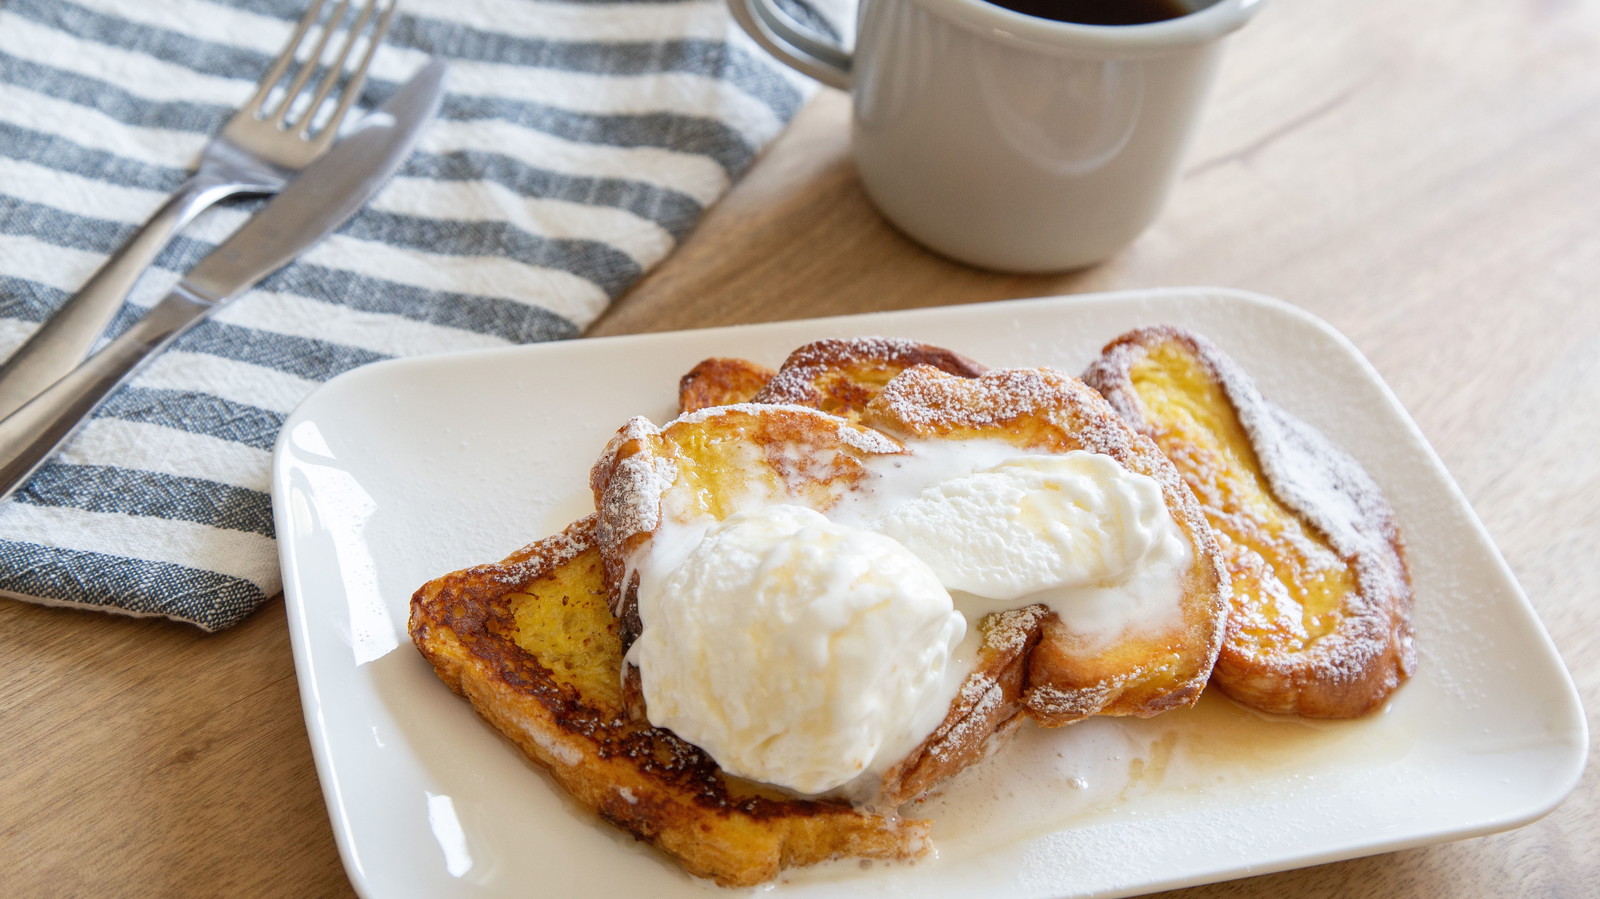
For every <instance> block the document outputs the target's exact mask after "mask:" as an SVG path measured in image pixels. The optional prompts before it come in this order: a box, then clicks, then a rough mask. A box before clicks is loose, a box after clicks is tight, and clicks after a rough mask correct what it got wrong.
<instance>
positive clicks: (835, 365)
mask: <svg viewBox="0 0 1600 899" xmlns="http://www.w3.org/2000/svg"><path fill="white" fill-rule="evenodd" d="M918 365H930V366H933V367H934V368H937V369H939V370H940V371H942V372H946V373H947V374H952V375H956V376H958V377H963V378H975V377H977V376H978V375H980V374H983V373H984V372H985V371H987V370H988V369H987V367H986V366H984V365H982V364H980V363H978V362H974V361H973V360H971V359H968V358H967V357H965V356H963V355H961V354H960V353H957V352H954V351H953V350H947V349H945V348H944V347H938V346H933V345H931V344H926V343H918V342H916V341H913V340H904V339H901V338H898V337H855V338H850V339H843V340H818V341H814V342H812V343H808V344H806V345H805V346H802V347H800V348H799V349H797V350H795V351H794V352H792V353H790V354H789V358H787V359H785V360H784V362H783V367H782V368H780V369H778V373H777V374H776V375H775V376H774V377H773V378H772V380H771V381H769V382H767V384H766V386H765V387H763V388H762V389H761V390H760V392H758V393H757V394H756V395H755V397H754V398H753V400H752V401H753V402H757V403H777V404H787V405H794V406H809V407H811V408H813V409H821V410H822V411H824V412H827V413H829V414H830V415H839V416H843V417H844V418H848V419H851V420H852V421H853V420H855V419H856V418H858V417H859V416H860V414H861V411H862V410H863V409H865V408H866V407H867V403H869V402H871V400H872V398H873V397H874V396H876V395H877V393H878V391H879V390H881V389H882V388H883V386H884V385H885V384H888V383H889V382H890V381H891V380H893V379H894V377H895V376H896V375H898V374H900V373H901V372H903V371H905V370H906V369H908V368H913V367H916V366H918Z"/></svg>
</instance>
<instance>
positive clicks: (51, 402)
mask: <svg viewBox="0 0 1600 899" xmlns="http://www.w3.org/2000/svg"><path fill="white" fill-rule="evenodd" d="M215 305H216V303H215V302H213V301H212V300H210V299H207V298H204V297H202V296H199V295H197V294H194V293H191V292H190V290H189V289H188V287H187V286H185V285H184V284H181V283H180V284H179V285H178V286H177V287H175V288H173V290H172V292H171V293H169V294H167V296H166V298H165V299H163V300H162V301H161V302H159V303H157V304H156V305H155V306H153V307H151V309H150V311H149V312H147V313H145V315H144V317H143V318H141V319H139V320H138V321H137V322H135V323H134V324H133V326H132V327H130V328H129V329H128V330H127V331H124V332H123V333H122V334H121V335H120V336H118V337H117V338H116V339H115V340H112V341H111V342H110V343H108V344H106V345H105V347H104V348H103V349H102V350H100V352H98V353H95V354H94V355H93V356H90V357H89V358H88V359H87V360H85V361H84V362H83V364H82V365H79V366H78V367H77V368H75V369H73V370H72V371H71V372H69V373H67V374H66V375H65V376H63V377H62V378H61V379H60V380H58V381H56V382H55V383H54V384H52V385H50V387H48V388H46V389H45V390H44V392H42V393H40V394H39V395H38V396H36V397H34V398H33V400H32V401H31V402H29V403H28V404H27V405H24V406H23V407H22V408H20V409H18V410H17V411H15V412H13V413H11V415H10V416H8V417H7V418H6V419H5V420H3V421H0V500H4V499H5V498H7V497H9V496H10V495H11V494H12V493H13V492H15V491H16V489H17V488H18V487H20V486H22V485H23V484H24V483H25V482H27V480H28V478H29V477H31V476H32V475H33V473H34V471H36V470H37V469H38V468H39V466H40V465H42V464H44V461H45V460H46V459H48V458H50V456H51V455H52V454H54V453H55V451H56V448H57V447H59V446H61V444H63V443H65V442H66V440H67V438H68V437H70V436H72V433H73V432H74V431H76V430H77V429H78V426H79V425H81V424H82V423H83V422H84V421H85V420H86V419H87V418H88V417H89V415H90V414H91V413H93V412H94V410H95V409H97V408H98V407H99V406H100V404H101V403H102V402H104V401H105V399H106V397H108V396H110V395H111V392H112V391H113V390H116V389H117V387H118V386H120V385H121V384H122V383H123V382H124V381H126V380H128V378H130V377H132V376H133V374H134V372H136V371H138V370H139V368H140V367H141V366H142V365H143V364H144V362H145V361H146V360H148V359H149V358H150V357H151V356H152V355H154V354H155V352H156V351H157V350H159V349H161V348H162V347H164V346H166V345H167V344H168V343H171V342H172V341H173V340H174V339H175V338H176V337H177V336H178V335H179V334H182V333H183V332H184V331H186V330H188V328H189V326H190V325H193V324H194V323H195V322H196V321H199V320H200V318H201V317H203V316H204V315H205V313H206V312H207V311H209V310H210V309H211V308H213V307H214V306H215Z"/></svg>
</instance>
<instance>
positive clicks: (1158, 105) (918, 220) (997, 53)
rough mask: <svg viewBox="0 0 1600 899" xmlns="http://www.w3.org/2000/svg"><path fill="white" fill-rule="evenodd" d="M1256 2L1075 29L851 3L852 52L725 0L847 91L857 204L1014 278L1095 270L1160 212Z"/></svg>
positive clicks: (786, 56) (992, 13)
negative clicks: (854, 10)
mask: <svg viewBox="0 0 1600 899" xmlns="http://www.w3.org/2000/svg"><path fill="white" fill-rule="evenodd" d="M1257 3H1258V0H1188V5H1189V6H1191V7H1192V8H1193V11H1192V12H1190V13H1189V14H1187V15H1184V16H1180V17H1178V18H1174V19H1167V20H1164V21H1160V22H1153V23H1149V24H1142V25H1077V24H1071V23H1067V22H1058V21H1053V20H1050V19H1044V18H1038V17H1035V16H1028V15H1023V14H1021V13H1017V12H1013V11H1011V10H1009V9H1005V8H1004V7H1000V6H996V5H994V4H991V3H987V2H984V0H861V6H860V10H859V13H858V16H857V36H856V42H855V48H854V49H853V50H847V49H845V48H843V47H839V46H837V45H834V44H832V43H830V42H828V41H827V40H825V39H823V38H821V37H819V36H818V35H815V34H810V33H808V32H806V31H805V30H804V29H803V28H801V27H800V26H799V25H798V24H797V23H796V22H795V21H794V20H793V19H792V18H790V16H789V15H788V14H786V13H785V12H784V11H783V10H782V9H781V8H779V7H778V6H776V5H775V4H774V3H773V2H772V0H728V5H729V7H730V8H731V9H732V11H733V14H734V17H735V18H736V19H737V20H738V21H739V23H740V24H741V25H742V26H743V27H744V29H745V30H746V31H747V32H749V34H750V35H751V37H753V38H755V40H756V41H757V42H758V43H760V44H761V45H762V46H763V47H765V48H766V49H767V51H768V52H770V53H772V54H773V55H774V56H776V57H777V58H778V59H780V60H782V61H783V62H785V63H788V64H789V65H790V66H792V67H794V68H796V69H798V70H800V71H801V72H804V73H805V74H807V75H810V76H812V77H814V78H816V79H818V80H820V81H822V82H823V83H825V84H830V85H833V86H835V87H840V88H844V89H846V90H849V91H850V92H851V97H852V101H853V109H854V113H853V126H852V135H851V137H852V146H853V152H854V155H855V160H856V166H857V168H858V169H859V171H860V174H861V181H862V183H863V184H864V185H865V187H866V190H867V194H868V195H869V196H870V197H871V198H872V200H873V202H874V203H875V204H876V205H877V206H878V208H879V209H880V210H882V211H883V212H884V214H885V215H887V216H888V218H889V219H890V220H891V221H893V222H894V223H895V224H896V225H898V226H899V227H900V228H901V229H903V230H904V231H905V232H906V233H907V234H909V235H911V236H912V237H913V238H915V239H916V240H918V241H920V242H922V243H923V244H925V245H927V246H928V247H931V248H932V249H934V250H936V251H938V252H940V253H943V254H945V255H947V256H950V257H953V258H955V259H958V260H961V261H963V262H967V263H971V264H974V265H978V266H982V267H985V268H993V269H1000V270H1004V271H1017V272H1043V271H1060V270H1064V269H1070V268H1077V267H1080V266H1084V265H1089V264H1091V263H1095V262H1099V261H1101V260H1103V259H1105V258H1106V257H1108V256H1110V255H1111V254H1113V253H1115V252H1116V251H1117V250H1119V249H1121V248H1122V247H1123V246H1125V245H1126V244H1128V243H1129V242H1130V241H1132V240H1133V239H1134V238H1135V237H1137V236H1138V235H1139V233H1140V232H1141V231H1143V230H1144V229H1145V227H1146V226H1147V225H1149V224H1150V222H1151V221H1152V220H1153V219H1154V218H1155V216H1156V213H1157V212H1159V211H1160V209H1161V206H1162V204H1163V202H1164V201H1165V200H1166V197H1167V194H1168V193H1169V192H1170V191H1171V188H1172V185H1173V183H1174V182H1175V181H1176V180H1177V176H1178V166H1179V162H1180V159H1181V157H1182V153H1183V149H1184V147H1185V145H1186V144H1187V143H1188V139H1189V136H1190V134H1191V132H1192V131H1193V130H1194V125H1195V122H1196V120H1197V118H1198V114H1199V111H1200V107H1201V105H1202V103H1203V101H1204V99H1205V96H1206V93H1207V90H1208V88H1209V85H1210V83H1211V80H1212V75H1213V72H1214V70H1215V68H1216V64H1217V61H1218V58H1219V57H1220V54H1221V49H1222V47H1221V44H1222V39H1223V38H1225V37H1226V36H1227V35H1229V34H1230V33H1232V32H1233V31H1234V30H1235V29H1237V28H1239V27H1240V26H1242V25H1244V23H1245V22H1247V21H1249V19H1250V17H1251V16H1252V15H1253V14H1254V12H1255V10H1256V7H1257Z"/></svg>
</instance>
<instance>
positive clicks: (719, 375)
mask: <svg viewBox="0 0 1600 899" xmlns="http://www.w3.org/2000/svg"><path fill="white" fill-rule="evenodd" d="M775 374H777V372H774V371H773V370H772V369H770V368H767V367H766V366H765V365H757V364H756V363H754V362H751V361H750V360H748V359H733V358H724V357H720V356H718V357H713V358H710V359H706V360H704V361H703V362H701V363H700V364H699V365H696V366H695V367H694V368H691V369H690V370H689V373H688V374H686V375H684V376H683V377H682V378H680V379H679V380H678V411H679V412H680V413H681V412H693V411H695V410H696V409H704V408H706V407H708V406H731V405H733V404H734V403H748V402H750V400H751V399H752V398H754V397H755V395H756V394H757V393H759V392H760V390H761V388H763V387H765V386H766V385H767V382H768V381H770V380H772V376H773V375H775Z"/></svg>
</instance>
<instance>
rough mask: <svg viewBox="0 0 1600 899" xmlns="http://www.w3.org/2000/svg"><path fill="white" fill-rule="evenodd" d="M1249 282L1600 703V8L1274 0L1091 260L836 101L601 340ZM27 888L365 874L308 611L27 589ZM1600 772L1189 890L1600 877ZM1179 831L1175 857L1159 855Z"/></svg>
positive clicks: (13, 779) (6, 800) (12, 697)
mask: <svg viewBox="0 0 1600 899" xmlns="http://www.w3.org/2000/svg"><path fill="white" fill-rule="evenodd" d="M1191 284H1204V285H1223V286H1232V287H1241V288H1247V289H1252V290H1257V291H1260V292H1263V293H1267V294H1271V295H1274V296H1277V297H1280V298H1283V299H1287V300H1290V301H1292V302H1294V303H1296V304H1299V305H1300V306H1302V307H1304V308H1305V309H1307V310H1309V311H1311V312H1313V313H1315V314H1316V315H1319V316H1321V317H1322V318H1324V319H1326V320H1327V321H1329V322H1331V323H1332V324H1333V325H1334V326H1335V327H1337V328H1338V329H1339V330H1341V331H1343V332H1344V333H1345V334H1346V335H1348V336H1349V337H1350V338H1351V339H1352V340H1353V341H1354V342H1355V343H1356V345H1357V346H1358V347H1360V349H1361V350H1362V351H1363V352H1364V353H1365V354H1366V355H1367V357H1368V358H1369V359H1370V360H1371V361H1372V362H1373V364H1374V365H1375V366H1376V367H1377V369H1378V370H1379V371H1380V372H1381V373H1382V374H1383V376H1384V378H1385V379H1386V380H1387V381H1388V383H1389V384H1390V385H1391V386H1392V387H1393V388H1394V390H1395V392H1396V393H1397V394H1398V395H1399V397H1400V399H1401V401H1402V402H1403V403H1404V404H1405V406H1406V408H1407V409H1408V410H1409V411H1410V412H1411V414H1412V416H1413V417H1414V418H1415V419H1416V421H1417V423H1418V424H1419V425H1420V426H1421V429H1422V431H1423V433H1424V434H1425V435H1426V436H1427V437H1428V439H1429V440H1430V441H1431V442H1432V443H1433V446H1434V447H1435V448H1436V449H1437V450H1438V452H1439V454H1440V455H1441V456H1442V457H1443V459H1444V461H1445V463H1446V465H1447V466H1448V467H1449V469H1450V470H1451V472H1452V473H1453V474H1454V476H1455V478H1456V480H1457V481H1458V482H1459V484H1460V485H1461V488H1462V490H1463V491H1464V492H1465V494H1466V496H1467V498H1468V499H1469V500H1470V501H1471V503H1472V505H1473V506H1474V507H1475V508H1476V509H1477V511H1478V513H1479V515H1480V516H1481V517H1482V519H1483V521H1484V523H1485V525H1486V526H1487V528H1488V530H1489V532H1490V534H1491V535H1492V536H1493V537H1494V539H1495V541H1496V542H1497V543H1498V545H1499V546H1500V548H1501V550H1502V551H1503V552H1504V554H1505V556H1506V557H1507V559H1508V560H1509V562H1510V564H1511V567H1512V568H1513V570H1514V571H1515V572H1516V574H1517V576H1518V578H1519V579H1520V581H1521V583H1522V585H1523V587H1524V588H1525V590H1526V591H1527V593H1528V595H1529V596H1530V597H1531V598H1532V601H1533V603H1534V605H1535V606H1536V607H1537V609H1538V612H1539V614H1540V616H1541V618H1542V619H1543V621H1544V623H1545V625H1546V627H1547V628H1548V629H1549V630H1550V632H1551V635H1552V636H1553V637H1554V639H1555V643H1556V645H1557V647H1558V648H1559V649H1560V651H1561V653H1562V655H1563V657H1564V658H1565V660H1566V662H1567V665H1568V666H1569V668H1570V669H1571V671H1572V672H1573V675H1574V677H1575V679H1576V680H1577V682H1578V685H1579V688H1580V689H1581V691H1582V693H1583V696H1584V699H1585V702H1586V705H1587V707H1588V709H1589V714H1590V720H1591V721H1593V719H1594V710H1595V709H1597V708H1600V636H1597V635H1600V602H1597V600H1600V565H1596V564H1595V562H1594V555H1595V551H1596V549H1597V548H1600V512H1597V511H1596V509H1597V506H1600V503H1597V501H1596V500H1597V497H1600V451H1596V449H1595V446H1594V443H1595V440H1596V438H1600V402H1597V397H1600V2H1596V0H1524V2H1505V3H1484V2H1471V0H1414V2H1410V3H1405V4H1397V3H1389V2H1385V0H1348V2H1345V3H1341V4H1337V5H1329V4H1325V3H1322V4H1313V3H1294V2H1290V0H1275V2H1273V3H1269V4H1268V6H1267V8H1266V9H1265V10H1264V11H1263V12H1262V13H1261V15H1260V17H1259V18H1258V19H1257V20H1256V21H1255V22H1254V23H1253V24H1251V25H1250V26H1249V27H1248V28H1247V29H1245V31H1243V32H1241V33H1240V35H1239V36H1238V37H1237V38H1236V40H1235V43H1234V45H1233V47H1232V49H1231V51H1230V55H1229V57H1228V60H1227V62H1226V64H1225V67H1224V70H1223V73H1222V77H1221V81H1220V83H1219V85H1218V89H1217V91H1216V94H1215V97H1214V100H1213V102H1212V104H1211V106H1210V108H1209V110H1208V115H1207V117H1206V119H1205V122H1204V126H1203V129H1202V131H1201V133H1200V135H1199V138H1198V141H1197V144H1196V145H1195V146H1194V148H1193V149H1192V151H1191V153H1190V156H1189V162H1188V165H1187V169H1186V171H1185V174H1184V177H1183V180H1182V182H1181V184H1180V185H1179V187H1178V190H1177V193H1176V195H1175V196H1174V197H1173V200H1172V202H1171V204H1170V206H1169V207H1168V208H1167V210H1166V211H1165V213H1164V214H1163V215H1162V217H1161V218H1160V219H1159V221H1158V222H1157V223H1156V225H1155V226H1154V227H1153V228H1152V229H1151V230H1150V231H1149V232H1148V233H1146V234H1145V235H1144V236H1143V237H1142V238H1141V239H1140V240H1139V241H1138V242H1137V243H1135V244H1134V245H1133V246H1132V247H1130V248H1129V249H1127V250H1126V251H1125V252H1123V253H1122V254H1120V255H1119V256H1117V257H1116V258H1115V259H1113V260H1111V261H1110V262H1107V263H1105V264H1103V265H1101V266H1098V267H1096V268H1093V269H1089V270H1087V271H1082V272H1075V273H1071V274H1064V275H1058V276H1049V277H1009V276H1002V275H995V274H990V273H985V272H981V271H976V270H973V269H968V268H964V267H961V266H959V265H955V264H953V263H950V262H947V261H944V260H942V259H940V258H938V257H936V256H933V255H931V254H929V253H928V252H926V251H923V250H921V249H919V248H918V247H916V246H914V245H912V244H911V243H909V242H907V241H906V240H905V239H903V238H902V237H900V236H899V235H898V234H897V233H895V232H894V231H893V230H891V229H890V228H889V227H888V226H887V225H885V224H884V222H883V221H882V220H881V219H880V218H879V217H878V216H877V215H876V214H875V213H874V212H873V211H872V209H871V208H870V207H869V206H868V205H867V203H866V201H865V199H864V198H863V196H862V194H861V191H860V189H859V186H858V184H857V182H856V179H855V175H854V172H853V169H852V167H851V164H850V162H849V160H848V156H847V103H846V100H845V98H844V97H843V96H842V95H839V94H837V93H832V92H828V93H824V94H822V95H820V96H819V97H818V98H817V99H816V101H815V102H813V103H812V104H811V105H810V106H809V107H808V108H807V109H806V110H805V111H804V112H803V113H802V114H801V116H800V118H799V119H798V120H797V121H796V123H795V124H794V126H793V128H792V129H791V130H790V131H789V132H787V134H786V135H785V136H784V137H783V138H782V139H781V140H780V141H779V142H778V143H777V144H776V145H775V146H774V147H773V148H772V149H771V151H770V152H769V154H768V155H767V156H766V157H764V158H763V159H762V160H761V161H760V162H759V163H758V164H757V165H756V166H755V168H754V169H753V170H752V171H751V172H750V173H749V175H748V176H747V177H746V178H745V179H744V180H743V181H742V182H741V183H740V184H739V185H738V186H737V188H736V189H735V190H734V191H733V192H732V193H731V194H730V195H729V196H728V197H727V199H726V200H725V201H724V202H723V203H721V204H720V205H719V206H718V207H716V208H715V209H714V210H713V211H712V213H711V214H710V215H709V216H708V217H707V218H706V219H705V221H704V223H703V225H702V227H701V228H700V229H699V230H698V231H697V232H696V233H695V234H694V235H693V236H692V237H691V239H690V240H689V241H688V242H687V243H686V244H685V245H684V246H683V247H682V248H681V249H680V250H679V251H678V252H677V253H676V254H675V255H674V256H673V257H672V258H671V259H670V260H669V261H668V262H667V263H666V264H664V265H663V266H661V267H660V268H659V269H658V270H657V271H656V272H654V273H653V274H652V275H651V276H650V277H649V278H647V279H646V280H645V281H644V282H643V283H641V284H640V285H638V287H637V288H636V289H635V290H634V291H633V292H632V293H631V294H629V295H628V296H627V297H625V298H623V300H622V301H621V302H619V303H618V304H617V305H616V307H615V308H614V309H613V310H612V311H611V312H610V313H609V314H608V315H607V316H606V317H605V318H604V319H603V320H602V321H601V322H600V323H599V324H598V325H597V326H596V327H595V328H594V329H593V333H594V334H623V333H630V332H637V331H655V330H665V329H676V328H689V327H699V326H706V325H719V324H729V323H736V322H754V321H767V320H775V319H789V318H798V317H807V316H815V315H830V314H838V313H848V312H855V311H862V310H878V309H902V308H910V307H915V306H927V305H939V304H953V303H973V302H982V301H985V300H991V299H1000V298H1007V297H1018V296H1033V295H1044V294H1059V293H1078V292H1086V291H1096V290H1105V289H1114V288H1130V287H1152V286H1165V285H1191ZM0 634H3V636H0V670H3V671H4V672H5V676H6V680H7V682H8V683H9V684H10V685H11V686H10V687H8V688H6V689H5V691H4V693H3V694H0V746H3V747H4V755H3V757H4V762H3V765H0V894H4V895H7V896H89V895H94V896H123V895H161V896H168V895H197V894H203V895H243V896H258V895H295V896H335V895H345V894H349V893H350V892H351V888H350V885H349V881H348V880H347V879H346V877H345V874H344V871H343V869H342V867H341V866H340V862H339V858H338V854H337V852H336V850H335V846H334V839H333V834H332V831H331V829H330V826H329V822H328V817H327V814H326V811H325V809H324V807H323V803H322V796H321V793H320V790H319V788H318V784H317V777H316V773H315V771H314V769H313V765H312V758H311V752H310V747H309V745H308V743H307V738H306V731H305V726H304V724H303V722H302V718H301V712H300V702H299V696H298V693H297V688H296V682H295V677H294V668H293V662H292V660H291V658H290V651H289V641H288V635H287V629H286V623H285V616H284V610H283V606H282V603H281V602H274V603H272V604H270V605H269V606H268V607H267V608H266V609H264V610H263V611H261V612H259V613H258V614H256V615H255V616H254V617H253V618H251V619H250V620H249V621H248V622H246V623H245V624H244V625H242V626H241V627H239V628H237V629H235V630H232V631H229V632H226V633H222V634H217V635H212V636H205V635H202V634H200V633H199V632H197V631H195V630H193V629H191V628H188V627H186V626H181V625H176V624H170V623H164V622H159V621H135V620H128V619H122V618H113V617H109V616H104V615H99V614H94V613H84V612H73V611H63V610H58V609H49V608H43V607H38V606H33V605H27V604H23V603H18V602H8V601H0ZM1597 780H1600V773H1596V771H1595V770H1594V766H1591V770H1590V773H1589V775H1588V776H1586V777H1585V778H1584V780H1583V782H1582V783H1581V784H1580V785H1579V787H1578V789H1577V791H1576V793H1575V794H1574V795H1573V796H1572V797H1571V798H1570V799H1568V800H1567V802H1566V803H1565V804H1564V805H1562V806H1561V807H1560V808H1558V809H1557V810H1556V811H1555V812H1553V813H1552V814H1551V815H1549V816H1548V817H1546V818H1544V819H1542V820H1540V821H1538V822H1536V823H1534V824H1531V825H1529V826H1527V827H1524V828H1522V829H1520V830H1517V831H1513V832H1509V833H1504V834H1500V835H1496V836H1490V837H1485V838H1480V839H1474V840H1467V841H1463V842H1458V843H1450V844H1446V845H1440V846H1432V847H1427V848H1422V849H1414V850H1410V851H1405V852H1397V853H1392V854H1387V855H1381V856H1377V857H1372V858H1366V859H1359V860H1355V861H1348V862H1342V863H1338V864H1330V865H1324V866H1320V867H1315V868H1308V869H1303V870H1298V871H1292V872H1287V873H1281V874H1274V875H1270V876H1264V877H1258V878H1254V879H1249V880H1241V881H1234V882H1231V883H1225V884H1218V885H1214V886H1209V887H1202V888H1199V889H1196V890H1193V891H1189V892H1187V893H1185V894H1184V895H1186V896H1282V895H1288V896H1339V897H1348V896H1406V897H1413V896H1450V897H1459V896H1507V895H1516V896H1529V895H1541V896H1591V895H1600V861H1596V857H1595V856H1594V855H1593V854H1592V850H1593V848H1594V846H1595V845H1597V844H1600V789H1597V788H1596V784H1597ZM1156 851H1159V849H1157V850H1156Z"/></svg>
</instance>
